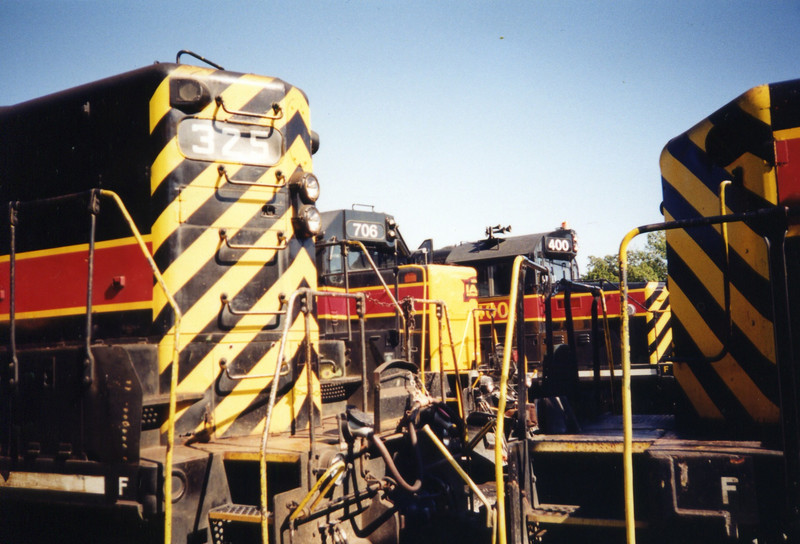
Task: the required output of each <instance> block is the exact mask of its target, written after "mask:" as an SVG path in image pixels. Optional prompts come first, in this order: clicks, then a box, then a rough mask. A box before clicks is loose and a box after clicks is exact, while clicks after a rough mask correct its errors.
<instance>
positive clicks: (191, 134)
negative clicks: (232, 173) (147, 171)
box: [178, 119, 283, 166]
mask: <svg viewBox="0 0 800 544" xmlns="http://www.w3.org/2000/svg"><path fill="white" fill-rule="evenodd" d="M178 147H179V148H180V150H181V153H183V155H184V156H185V157H187V158H189V159H197V160H201V161H222V162H233V163H240V164H251V165H255V166H272V165H274V164H276V163H277V162H278V161H279V160H280V158H281V153H282V149H283V136H282V135H281V133H280V132H278V131H277V130H275V129H274V128H272V127H262V126H257V125H244V124H240V123H227V122H223V121H214V120H211V119H184V120H183V121H181V123H180V124H179V125H178Z"/></svg>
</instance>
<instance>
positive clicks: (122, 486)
mask: <svg viewBox="0 0 800 544" xmlns="http://www.w3.org/2000/svg"><path fill="white" fill-rule="evenodd" d="M126 487H128V477H127V476H120V478H119V496H120V497H121V496H122V491H123V490H124V489H125V488H126Z"/></svg>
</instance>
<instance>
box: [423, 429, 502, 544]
mask: <svg viewBox="0 0 800 544" xmlns="http://www.w3.org/2000/svg"><path fill="white" fill-rule="evenodd" d="M422 430H423V431H425V434H427V435H428V438H430V439H431V442H433V444H434V445H435V446H436V447H437V448H438V449H439V451H440V452H441V454H442V455H443V456H444V457H445V459H447V462H448V463H450V466H452V467H453V469H455V471H456V472H457V473H458V475H459V476H461V479H462V480H464V482H465V483H466V484H467V486H468V487H469V488H470V489H471V490H472V492H473V493H475V495H476V496H477V497H478V499H480V501H481V502H482V503H483V504H484V505H485V506H486V518H487V522H489V523H491V524H492V525H496V524H497V518H496V512H494V510H493V509H492V506H491V504H489V499H487V498H486V495H484V494H483V492H481V490H480V488H479V487H478V486H477V485H475V482H473V481H472V478H470V477H469V474H467V473H466V472H464V469H463V468H461V466H460V465H459V464H458V461H456V459H455V458H454V457H453V455H452V454H451V453H450V452H449V451H448V450H447V446H445V445H444V444H442V441H441V440H439V437H437V436H436V434H435V433H434V432H433V431H432V430H431V428H430V426H428V425H425V426H424V427H423V428H422ZM496 538H497V532H496V531H492V544H495V542H496Z"/></svg>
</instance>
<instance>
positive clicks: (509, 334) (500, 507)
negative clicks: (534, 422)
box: [494, 255, 549, 543]
mask: <svg viewBox="0 0 800 544" xmlns="http://www.w3.org/2000/svg"><path fill="white" fill-rule="evenodd" d="M523 265H524V266H525V267H526V268H532V269H533V270H538V271H539V272H542V273H543V274H548V276H549V271H548V270H547V269H546V268H544V267H543V266H541V265H538V264H536V263H535V262H533V261H531V260H530V259H528V258H527V257H524V256H522V255H517V257H516V258H515V259H514V264H513V265H512V272H511V286H512V287H511V293H510V295H509V300H508V320H507V321H506V338H505V343H504V347H503V365H502V370H501V371H500V399H499V400H498V402H497V424H496V425H495V431H494V432H495V439H494V476H495V484H496V486H497V541H498V542H502V543H504V542H506V499H505V483H504V481H503V440H504V439H505V430H504V423H505V421H504V419H503V418H504V417H505V416H504V414H505V411H506V396H507V389H508V369H509V366H510V364H511V347H512V346H513V340H514V338H513V337H514V331H515V330H516V327H514V324H515V323H516V319H517V298H518V296H519V273H520V270H521V269H522V267H523ZM521 341H522V342H524V341H525V339H524V338H522V339H521ZM519 379H521V380H524V379H525V377H524V376H520V377H519ZM520 417H521V416H520Z"/></svg>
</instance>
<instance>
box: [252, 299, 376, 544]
mask: <svg viewBox="0 0 800 544" xmlns="http://www.w3.org/2000/svg"><path fill="white" fill-rule="evenodd" d="M309 296H310V297H316V298H319V297H331V298H354V299H356V301H357V308H358V307H360V308H361V309H362V310H363V308H364V300H365V296H364V294H363V293H335V292H330V293H329V292H324V291H314V290H312V289H309V288H307V287H304V288H301V289H298V290H296V291H295V292H293V293H292V294H291V295H290V296H289V298H288V299H287V301H286V315H287V319H286V320H285V321H284V324H283V333H282V334H281V343H280V347H279V349H278V359H277V361H276V362H275V372H274V374H273V376H272V383H271V384H270V390H269V401H268V402H267V414H266V419H265V421H264V430H263V431H262V433H261V448H260V450H259V476H260V485H261V542H262V544H269V519H268V512H267V504H268V500H267V499H268V497H267V444H268V441H269V427H270V423H271V422H272V412H273V411H274V408H275V401H276V399H277V396H278V379H279V377H280V369H281V366H282V365H281V361H283V357H284V353H285V350H286V343H287V342H286V340H287V338H288V337H289V329H290V328H291V323H292V319H291V316H292V309H293V308H294V305H295V302H296V301H297V299H298V298H300V297H309ZM306 304H307V305H308V304H309V303H308V302H306ZM304 323H305V336H306V339H307V338H308V335H309V319H305V320H304ZM361 338H362V342H363V341H364V320H363V319H361ZM309 348H310V346H309ZM361 354H362V355H361V358H362V361H361V386H362V388H363V389H364V392H363V401H364V407H365V408H366V399H367V397H366V388H367V367H366V353H365V349H364V346H363V345H362V349H361ZM306 372H308V373H309V375H308V376H307V378H308V380H309V381H308V383H309V387H308V391H307V392H306V395H307V396H308V398H309V399H311V397H312V394H313V391H312V389H311V385H312V383H311V382H312V379H311V375H310V373H311V358H310V357H308V356H307V357H306ZM308 425H309V439H311V440H313V430H311V427H313V425H314V413H313V401H312V402H310V403H309V414H308Z"/></svg>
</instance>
